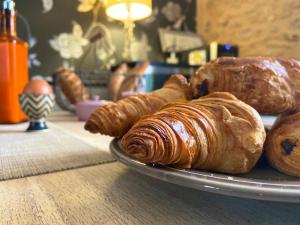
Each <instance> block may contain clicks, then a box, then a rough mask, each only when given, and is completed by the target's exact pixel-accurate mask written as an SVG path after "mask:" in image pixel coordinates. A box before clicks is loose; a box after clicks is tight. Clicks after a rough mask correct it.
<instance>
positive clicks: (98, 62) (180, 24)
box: [16, 0, 196, 76]
mask: <svg viewBox="0 0 300 225" xmlns="http://www.w3.org/2000/svg"><path fill="white" fill-rule="evenodd" d="M102 1H103V0H22V1H17V2H16V4H17V10H18V11H19V17H18V35H19V36H20V37H21V38H22V39H24V40H26V41H27V42H29V45H30V73H31V75H37V74H38V75H43V76H47V75H50V74H51V73H53V72H54V71H55V70H56V69H57V68H58V67H60V66H71V67H75V68H76V69H82V70H84V71H92V70H94V69H95V68H101V69H103V70H105V69H107V68H109V67H110V66H111V65H113V64H116V63H118V62H120V61H121V60H122V57H121V54H122V51H123V44H124V39H125V33H124V32H123V25H122V23H121V22H116V21H112V20H111V19H109V18H107V16H106V15H105V11H104V7H103V6H102V5H101V2H102ZM195 4H196V2H195V0H154V1H153V14H152V16H151V17H150V18H147V19H146V20H143V21H140V22H137V23H136V29H135V38H136V39H135V42H134V54H133V55H134V56H135V60H152V61H159V60H161V61H163V60H164V56H163V54H162V52H161V48H160V43H159V37H158V33H157V30H158V28H170V29H173V28H175V29H179V30H185V31H195V28H196V23H195V12H196V10H195V8H196V7H195ZM79 67H80V68H79Z"/></svg>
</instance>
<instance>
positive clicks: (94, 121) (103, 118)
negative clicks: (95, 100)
mask: <svg viewBox="0 0 300 225" xmlns="http://www.w3.org/2000/svg"><path fill="white" fill-rule="evenodd" d="M189 98H191V94H190V89H189V84H188V82H187V80H186V78H185V77H184V76H182V75H173V76H172V77H171V78H170V79H169V80H168V81H166V83H165V84H164V86H163V87H162V88H161V89H158V90H156V91H154V92H152V93H148V94H139V95H135V96H130V97H127V98H124V99H121V100H119V101H117V102H116V103H111V104H107V105H105V106H102V107H99V108H98V109H97V110H96V111H95V112H94V113H93V114H92V115H91V116H90V118H89V119H88V121H87V122H86V124H85V129H86V130H88V131H90V132H92V133H100V134H105V135H110V136H113V137H122V136H123V135H124V134H125V133H126V132H127V131H128V130H129V129H130V128H131V127H132V125H133V124H134V123H135V122H136V121H137V120H139V119H140V118H141V117H142V116H145V115H148V114H151V113H154V112H156V111H158V110H159V109H160V108H161V107H163V106H165V105H166V104H167V103H170V102H172V101H175V100H180V99H184V100H185V99H189Z"/></svg>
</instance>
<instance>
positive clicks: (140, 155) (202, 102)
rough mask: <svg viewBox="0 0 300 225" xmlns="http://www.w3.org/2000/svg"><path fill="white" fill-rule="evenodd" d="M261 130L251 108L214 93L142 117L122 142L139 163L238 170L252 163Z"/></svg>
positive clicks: (257, 154) (260, 144) (260, 141)
mask: <svg viewBox="0 0 300 225" xmlns="http://www.w3.org/2000/svg"><path fill="white" fill-rule="evenodd" d="M265 135H266V134H265V130H264V126H263V123H262V120H261V118H260V116H259V114H258V113H257V112H256V111H255V110H254V109H253V108H252V107H250V106H249V105H247V104H245V103H243V102H241V101H239V100H238V99H237V98H235V97H234V96H233V95H231V94H229V93H224V92H216V93H213V94H210V95H208V96H205V97H202V98H200V99H198V100H194V101H191V102H188V103H173V104H170V105H167V106H166V107H164V108H163V109H161V110H160V111H158V112H156V113H155V114H153V115H149V116H146V117H144V118H143V119H141V120H139V121H138V122H137V124H135V125H134V126H133V127H132V128H131V129H130V130H129V132H128V133H127V134H126V135H124V137H123V138H122V146H123V149H124V151H125V153H126V154H128V155H129V156H131V157H133V158H135V159H137V160H139V161H141V162H144V163H154V164H160V165H172V166H175V167H177V168H194V169H203V170H212V171H218V172H224V173H231V174H237V173H247V172H249V171H250V170H251V168H252V167H253V166H254V165H255V164H256V162H257V160H258V159H259V157H260V155H261V153H262V149H263V143H264V140H265Z"/></svg>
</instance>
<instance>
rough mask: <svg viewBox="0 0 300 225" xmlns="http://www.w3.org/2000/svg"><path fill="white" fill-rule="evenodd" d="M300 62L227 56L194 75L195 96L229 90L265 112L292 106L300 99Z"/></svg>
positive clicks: (261, 111) (286, 109)
mask: <svg viewBox="0 0 300 225" xmlns="http://www.w3.org/2000/svg"><path fill="white" fill-rule="evenodd" d="M299 82H300V63H299V62H298V61H296V60H293V59H282V58H267V57H245V58H234V57H224V58H219V59H216V60H214V61H212V62H210V63H208V64H206V65H204V66H203V67H201V68H200V69H199V70H198V72H197V73H196V75H195V76H194V77H193V78H192V79H191V87H192V89H193V96H194V98H197V97H199V96H203V95H206V94H208V93H212V92H215V91H226V92H230V93H232V94H234V95H235V96H236V97H237V98H238V99H240V100H242V101H244V102H246V103H247V104H249V105H251V106H252V107H254V108H255V109H256V110H257V111H258V112H260V113H264V114H277V113H282V112H285V111H290V110H293V109H294V108H295V107H296V105H297V99H299V97H298V96H299Z"/></svg>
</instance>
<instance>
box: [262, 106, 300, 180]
mask: <svg viewBox="0 0 300 225" xmlns="http://www.w3.org/2000/svg"><path fill="white" fill-rule="evenodd" d="M299 127H300V112H299V111H297V112H295V113H289V114H284V115H281V116H280V117H278V119H277V120H276V122H275V124H274V126H273V127H272V129H271V130H270V132H269V133H268V136H267V141H266V143H265V151H266V155H267V158H268V160H269V162H270V163H271V164H272V165H273V167H275V168H276V169H278V170H279V171H281V172H283V173H285V174H288V175H291V176H297V177H300V129H299Z"/></svg>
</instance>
